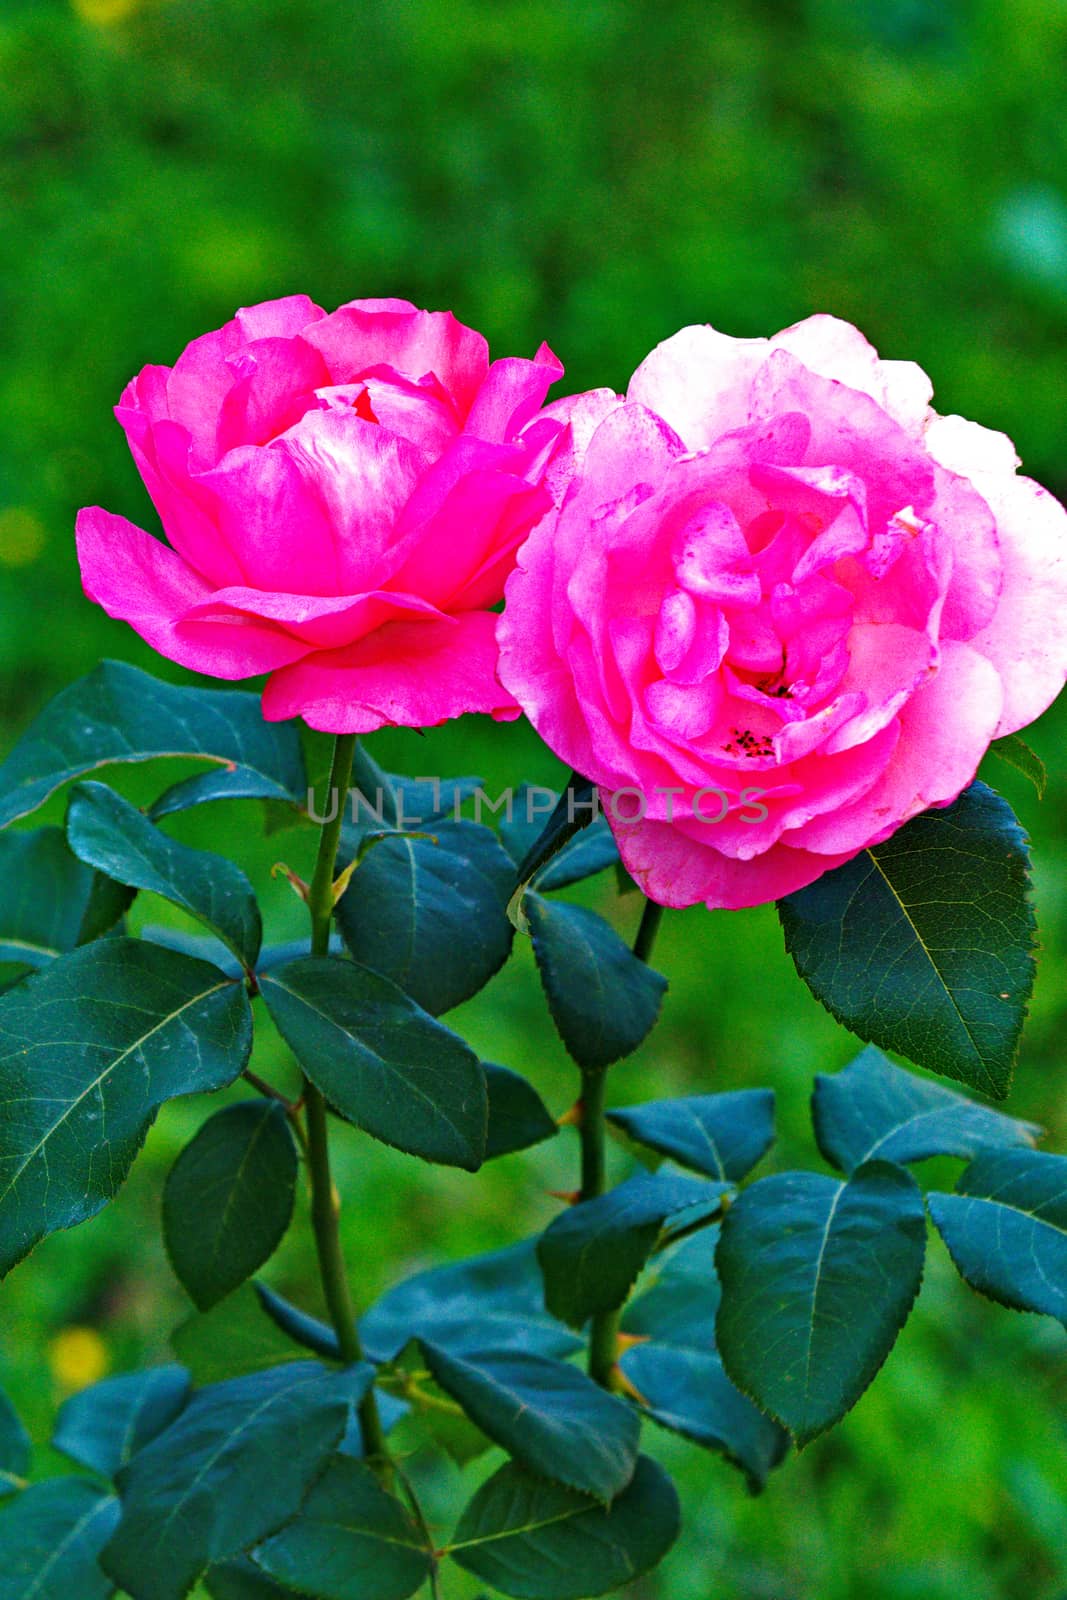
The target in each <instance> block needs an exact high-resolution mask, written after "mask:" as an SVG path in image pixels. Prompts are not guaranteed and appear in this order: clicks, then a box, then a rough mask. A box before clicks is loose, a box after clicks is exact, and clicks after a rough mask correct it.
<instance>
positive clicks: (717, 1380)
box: [621, 1344, 789, 1493]
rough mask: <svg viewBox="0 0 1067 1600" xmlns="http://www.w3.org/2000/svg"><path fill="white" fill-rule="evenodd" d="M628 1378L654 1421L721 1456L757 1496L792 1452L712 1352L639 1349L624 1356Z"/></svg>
mask: <svg viewBox="0 0 1067 1600" xmlns="http://www.w3.org/2000/svg"><path fill="white" fill-rule="evenodd" d="M621 1366H622V1370H623V1374H624V1375H625V1377H626V1378H627V1379H628V1381H629V1382H630V1383H632V1384H633V1386H634V1388H635V1389H636V1390H637V1392H638V1394H639V1395H640V1397H641V1399H642V1401H643V1403H644V1409H645V1410H646V1411H647V1412H648V1415H649V1416H650V1417H651V1418H652V1419H653V1421H654V1422H658V1423H659V1424H660V1426H661V1427H664V1428H667V1429H669V1430H670V1431H671V1432H672V1433H678V1434H681V1435H682V1437H683V1438H685V1439H691V1440H692V1441H693V1443H694V1444H699V1445H702V1446H703V1447H704V1448H705V1449H706V1450H714V1451H717V1452H718V1453H719V1454H720V1455H723V1456H725V1457H726V1459H727V1460H728V1461H730V1462H731V1463H732V1464H733V1465H734V1466H736V1467H738V1468H740V1470H741V1471H742V1472H743V1473H744V1474H745V1477H746V1479H747V1481H748V1486H749V1489H750V1490H751V1491H752V1492H753V1493H758V1492H759V1491H760V1490H761V1489H762V1488H763V1487H764V1486H765V1484H766V1482H767V1479H768V1477H769V1475H770V1474H771V1472H772V1471H773V1470H774V1468H775V1467H777V1466H779V1465H780V1463H781V1461H782V1459H783V1457H784V1455H785V1453H786V1451H787V1450H788V1448H789V1435H788V1434H787V1433H786V1432H785V1430H784V1429H783V1428H780V1427H779V1426H778V1424H777V1423H776V1422H774V1421H772V1419H771V1418H770V1417H766V1416H764V1414H763V1412H762V1411H760V1410H759V1408H758V1407H757V1406H755V1405H753V1403H752V1401H751V1400H749V1399H748V1398H747V1397H746V1396H745V1395H743V1394H742V1393H741V1391H740V1390H739V1389H735V1388H734V1386H733V1384H732V1383H731V1382H730V1380H729V1378H728V1377H727V1376H726V1373H725V1372H724V1371H723V1365H722V1362H721V1361H720V1360H719V1357H718V1356H717V1355H716V1354H715V1352H714V1351H713V1350H678V1349H673V1348H672V1347H671V1346H670V1345H657V1344H639V1345H635V1346H634V1347H633V1348H632V1349H631V1350H627V1351H626V1352H625V1353H624V1354H623V1357H622V1361H621Z"/></svg>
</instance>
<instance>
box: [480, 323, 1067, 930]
mask: <svg viewBox="0 0 1067 1600" xmlns="http://www.w3.org/2000/svg"><path fill="white" fill-rule="evenodd" d="M930 396H931V389H930V384H929V382H928V380H927V378H926V377H925V375H924V373H923V372H922V371H921V370H920V369H919V368H918V367H916V366H914V365H912V364H911V363H908V362H897V361H881V360H879V358H878V356H877V354H876V352H875V351H874V350H873V349H872V348H871V346H870V345H869V344H868V343H867V342H866V340H865V339H864V338H863V337H862V335H861V334H859V333H858V332H857V331H856V329H855V328H852V327H850V326H849V325H848V324H847V323H843V322H839V321H837V320H836V319H834V318H832V317H825V316H818V317H811V318H809V319H808V320H807V321H805V322H802V323H799V324H798V325H797V326H796V327H793V328H787V329H786V330H785V332H783V333H780V334H777V335H776V336H775V337H774V338H773V339H769V340H768V339H731V338H728V337H727V336H725V335H723V334H721V333H716V332H715V331H714V330H713V329H712V328H708V327H694V328H685V329H683V330H682V331H681V332H680V333H678V334H676V335H675V336H674V338H672V339H668V340H667V341H666V343H664V344H662V345H660V346H659V348H658V349H656V350H654V351H653V352H652V354H651V355H650V356H649V357H648V359H647V360H646V361H645V362H644V363H643V364H642V365H641V367H640V368H639V369H638V371H637V372H636V373H635V375H634V378H633V381H632V382H631V384H630V388H629V393H628V395H627V398H626V400H625V401H621V400H619V399H618V398H617V397H615V396H612V395H611V394H608V393H605V392H601V393H598V394H593V395H589V396H586V397H584V398H583V399H582V400H580V401H578V402H574V403H572V405H571V406H569V407H567V408H566V409H567V412H568V414H569V415H571V420H572V423H573V429H574V435H575V449H576V451H577V455H576V459H575V464H574V478H573V481H572V483H571V486H570V488H569V490H568V492H567V495H566V497H565V499H564V500H563V503H562V506H561V508H560V509H559V510H558V511H557V512H556V513H554V514H553V515H551V516H549V517H547V518H546V519H545V520H544V522H543V523H542V524H541V525H540V526H539V527H538V528H536V529H535V530H534V532H533V533H532V535H531V537H530V539H529V540H528V542H527V543H526V544H525V546H524V547H523V549H522V550H521V551H520V553H519V562H518V568H517V570H516V571H515V573H514V574H513V575H512V577H511V579H510V580H509V582H508V586H507V605H506V609H505V613H504V616H503V617H502V619H501V623H500V628H499V638H500V642H501V663H500V672H501V676H502V678H503V681H504V683H505V685H506V687H507V688H509V689H510V690H511V691H512V693H513V694H514V695H515V697H516V699H517V700H518V701H519V702H520V704H521V705H522V707H523V709H524V710H525V711H526V713H527V715H528V716H529V717H530V719H531V721H532V722H533V723H534V725H535V726H536V727H537V729H538V730H539V732H540V733H541V735H542V737H543V738H544V739H545V741H546V742H547V743H548V744H549V745H550V746H551V747H552V749H553V750H555V751H556V752H557V753H558V754H559V755H560V756H561V757H563V759H564V760H565V761H567V762H568V763H569V764H570V765H571V766H573V767H575V768H577V769H578V771H580V772H581V773H583V774H585V775H586V776H587V777H589V778H591V779H593V780H594V781H595V782H596V783H597V784H598V785H599V788H600V791H601V796H602V798H603V799H604V801H605V803H606V806H607V809H608V814H609V818H610V820H611V822H612V825H613V828H614V831H615V835H616V838H617V840H618V844H619V848H620V851H621V853H622V857H623V860H624V862H625V864H626V866H627V867H628V869H629V870H630V872H631V873H632V874H633V876H634V877H635V878H636V880H637V882H638V883H639V884H640V885H641V887H642V888H643V889H644V890H645V891H646V892H647V893H648V894H649V895H650V896H651V898H652V899H654V900H657V901H660V902H661V903H662V904H664V905H673V906H684V905H691V904H694V903H696V902H697V901H705V902H706V903H707V904H708V905H709V906H725V907H740V906H748V905H755V904H759V903H761V902H763V901H767V900H772V899H776V898H778V897H779V896H780V895H784V894H788V893H790V892H791V891H793V890H795V889H799V888H802V887H803V886H804V885H805V884H808V883H810V882H812V881H813V879H815V878H817V877H818V876H819V875H820V873H823V872H825V871H826V870H827V869H828V868H830V867H834V866H837V865H839V864H840V863H841V862H844V861H847V860H848V859H849V858H850V857H851V856H854V855H855V854H856V853H857V852H858V851H860V850H862V849H863V848H865V847H866V846H868V845H872V844H876V843H878V842H879V841H880V840H882V839H885V838H886V837H887V836H888V835H889V834H891V833H893V832H894V830H895V829H897V828H899V827H900V825H901V824H902V823H904V822H906V821H907V820H908V818H909V817H912V816H914V815H915V814H916V813H917V812H920V811H923V810H925V809H926V808H927V807H929V806H937V805H944V804H947V803H948V802H950V801H952V800H953V799H955V797H956V796H957V795H958V794H959V793H960V791H961V790H962V789H963V788H965V787H966V785H967V784H968V783H969V782H970V781H971V779H972V778H973V777H974V774H975V769H976V767H977V766H978V763H979V761H980V760H981V758H982V755H983V754H984V752H985V750H986V749H987V747H988V745H989V743H990V741H991V740H992V739H994V738H997V737H998V736H1000V735H1002V734H1007V733H1011V732H1013V731H1014V730H1015V729H1018V728H1021V727H1022V726H1024V724H1026V723H1028V722H1030V721H1031V720H1032V719H1033V718H1034V717H1035V716H1037V715H1038V713H1039V712H1041V711H1043V710H1044V709H1045V707H1046V706H1048V705H1049V703H1050V702H1051V701H1052V700H1053V699H1054V697H1055V696H1056V694H1057V693H1058V692H1059V690H1060V689H1061V687H1062V686H1063V683H1064V680H1065V677H1067V514H1065V513H1064V510H1063V507H1062V506H1060V505H1059V503H1058V502H1057V501H1056V500H1054V499H1053V498H1052V496H1051V495H1049V494H1048V493H1047V492H1046V491H1045V490H1044V489H1042V488H1040V487H1039V486H1038V485H1037V484H1036V483H1033V482H1031V481H1030V480H1029V479H1027V478H1022V477H1018V476H1017V475H1016V471H1015V469H1016V466H1017V464H1018V463H1017V461H1016V457H1015V452H1014V450H1013V448H1012V445H1011V443H1010V442H1009V440H1008V439H1006V438H1005V437H1004V435H1003V434H999V433H991V432H989V431H988V430H987V429H985V428H981V427H978V426H977V425H976V424H974V423H972V422H965V421H964V420H963V419H962V418H960V417H939V416H937V415H936V414H935V413H934V412H933V411H931V410H930V408H929V404H928V402H929V400H930ZM557 409H563V408H557ZM583 441H584V445H583ZM583 449H584V453H582V452H583Z"/></svg>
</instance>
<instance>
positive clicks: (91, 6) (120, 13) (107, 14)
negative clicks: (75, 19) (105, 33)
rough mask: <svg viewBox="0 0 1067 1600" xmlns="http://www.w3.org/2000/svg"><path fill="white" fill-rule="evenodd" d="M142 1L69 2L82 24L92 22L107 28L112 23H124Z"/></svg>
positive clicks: (77, 0)
mask: <svg viewBox="0 0 1067 1600" xmlns="http://www.w3.org/2000/svg"><path fill="white" fill-rule="evenodd" d="M141 3H142V0H71V5H72V6H73V7H74V9H75V11H76V12H77V14H78V16H79V17H81V18H82V20H83V21H84V22H93V23H95V24H96V26H97V27H99V28H107V27H109V26H110V25H111V23H113V22H125V20H126V18H127V17H131V16H132V15H133V13H134V12H135V11H138V10H139V9H140V7H141Z"/></svg>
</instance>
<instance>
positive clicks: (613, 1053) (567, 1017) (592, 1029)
mask: <svg viewBox="0 0 1067 1600" xmlns="http://www.w3.org/2000/svg"><path fill="white" fill-rule="evenodd" d="M522 906H523V911H524V913H525V916H526V918H527V920H528V922H529V926H530V936H531V938H532V939H533V947H534V955H535V956H536V958H537V968H538V971H539V972H540V974H541V982H542V984H543V985H544V990H545V994H546V996H547V998H548V1007H549V1010H550V1011H551V1013H552V1020H553V1022H554V1023H555V1024H556V1027H557V1029H558V1031H559V1035H560V1038H561V1039H562V1040H563V1043H564V1044H565V1045H566V1047H567V1050H568V1051H569V1053H570V1054H571V1056H573V1058H574V1060H575V1061H576V1062H577V1063H578V1065H579V1066H580V1067H585V1068H586V1069H587V1070H593V1069H596V1068H599V1067H606V1066H610V1064H611V1063H612V1062H613V1061H618V1060H619V1059H620V1058H621V1057H622V1056H628V1055H630V1054H631V1053H632V1052H633V1051H634V1050H636V1049H637V1047H638V1045H639V1044H640V1043H641V1041H642V1040H643V1039H644V1038H645V1036H646V1035H647V1034H648V1033H650V1032H651V1030H652V1029H653V1027H654V1026H655V1024H656V1019H657V1017H658V1016H659V1009H660V1006H661V1005H662V1003H663V995H664V991H665V990H666V988H667V980H666V978H663V977H661V976H660V974H659V973H658V972H655V971H653V969H652V968H651V967H649V966H648V965H646V963H645V962H643V961H639V960H638V959H637V957H636V956H635V955H634V954H633V952H632V951H631V950H630V949H629V947H628V946H627V945H625V944H624V943H623V941H622V940H621V939H620V938H619V935H618V934H617V933H616V932H615V930H614V928H612V927H611V925H610V923H607V922H605V921H604V918H603V917H600V916H598V915H597V913H596V912H595V911H589V910H587V909H586V908H585V907H584V906H574V905H569V904H568V903H567V902H565V901H562V900H545V899H543V898H542V896H541V895H539V894H535V893H534V892H533V891H532V890H531V891H528V892H527V894H526V895H525V896H524V898H523V902H522Z"/></svg>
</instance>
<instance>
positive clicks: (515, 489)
mask: <svg viewBox="0 0 1067 1600" xmlns="http://www.w3.org/2000/svg"><path fill="white" fill-rule="evenodd" d="M562 370H563V369H562V368H561V367H560V365H559V363H558V362H557V361H556V359H555V357H554V356H553V355H552V353H551V351H550V350H549V349H548V348H547V346H544V345H542V347H541V349H540V351H539V352H538V354H537V356H536V357H535V359H534V360H533V361H525V360H519V359H517V358H510V359H507V360H503V361H496V362H494V363H493V364H492V365H490V363H489V355H488V349H487V346H486V342H485V340H484V339H483V338H482V336H481V334H479V333H475V332H474V331H473V330H472V329H470V328H465V327H464V326H463V324H462V323H459V322H457V321H456V320H455V318H454V317H453V316H451V314H450V313H448V312H438V311H418V310H416V308H415V307H414V306H412V305H410V304H409V303H408V302H407V301H406V300H355V301H353V302H352V303H351V304H350V305H345V306H342V307H341V308H340V310H339V311H335V312H334V313H333V314H332V316H327V315H326V313H325V312H324V311H321V310H320V309H319V308H318V306H316V305H313V304H312V302H311V301H310V300H308V299H307V298H306V296H304V295H293V296H291V297H290V298H288V299H285V300H275V301H271V302H268V303H267V304H265V305H259V306H253V307H251V308H250V309H248V310H244V311H239V312H238V313H237V316H236V318H235V319H234V320H233V321H232V322H230V323H227V325H226V326H225V327H224V328H221V329H219V330H218V332H216V333H209V334H205V335H204V337H203V338H201V339H196V340H194V342H193V343H192V344H191V345H190V346H189V347H188V349H187V350H185V351H184V353H183V354H182V355H181V356H180V357H179V358H178V360H177V362H176V363H175V365H174V366H173V367H146V368H145V370H144V371H143V372H142V373H141V374H140V375H139V376H138V377H137V378H135V379H134V380H133V382H132V383H131V384H130V385H129V387H128V388H127V390H126V392H125V393H124V394H123V396H122V400H121V402H120V404H119V406H118V408H117V413H116V414H117V416H118V419H119V421H120V423H121V424H122V426H123V428H124V429H125V431H126V436H127V438H128V440H129V443H130V448H131V449H132V451H133V454H134V459H135V460H136V462H137V465H138V468H139V469H140V472H141V475H142V477H143V478H144V481H145V484H146V486H147V488H148V492H149V494H150V495H151V496H152V500H153V502H154V503H155V507H156V510H157V511H158V513H159V516H160V518H161V520H162V523H163V527H164V530H165V531H166V535H167V538H168V539H169V541H170V548H169V549H168V547H167V546H166V545H165V544H162V543H161V542H160V541H159V540H157V539H153V538H150V537H149V535H148V534H146V533H144V532H142V530H141V529H140V528H136V527H134V526H133V525H132V524H131V523H129V522H126V521H125V520H124V519H123V518H122V517H116V516H111V515H110V514H109V513H108V512H106V511H101V510H100V509H99V508H98V507H94V508H92V509H90V510H86V511H83V512H82V513H81V514H80V516H79V518H78V557H79V560H80V563H81V570H82V580H83V583H84V585H85V591H86V593H87V594H88V596H89V598H90V599H91V600H96V601H98V602H99V604H100V605H102V606H103V607H104V609H105V611H107V612H108V614H109V615H110V616H112V617H120V618H122V619H123V620H124V621H126V622H129V623H130V624H131V625H132V626H133V627H134V628H136V630H137V632H138V633H139V634H140V635H141V637H142V638H144V639H146V640H147V641H148V643H149V644H150V645H152V647H153V648H154V649H155V650H158V651H159V652H160V654H161V655H164V656H168V657H169V658H170V659H171V660H172V661H179V662H181V664H182V665H183V666H186V667H192V668H194V669H195V670H196V671H198V672H204V673H208V674H210V675H211V676H213V677H216V678H243V677H248V676H249V675H251V674H254V673H260V672H269V673H270V674H271V677H270V679H269V681H268V683H267V686H266V689H265V691H264V695H263V709H264V714H265V715H266V716H267V717H268V718H269V719H271V720H275V721H276V720H280V719H282V718H285V717H293V716H298V715H299V716H302V717H304V719H305V721H307V722H308V723H310V724H311V726H312V727H316V728H322V729H324V730H326V731H328V732H335V733H340V732H355V733H364V732H368V731H369V730H371V729H373V728H378V727H381V726H382V724H383V723H399V724H401V725H406V726H419V727H422V726H427V725H429V724H432V723H437V722H443V721H444V720H445V719H446V718H449V717H455V716H458V715H459V714H460V713H461V712H465V711H484V712H491V713H493V715H495V716H504V717H507V716H512V715H517V711H516V709H515V706H514V702H513V701H512V699H511V697H510V695H508V694H507V693H506V692H505V691H504V689H502V687H501V685H500V682H499V679H498V678H497V676H496V662H497V650H496V643H495V637H494V627H495V622H496V618H495V616H494V615H493V613H492V612H491V610H490V607H492V606H493V605H495V604H496V603H497V602H498V601H499V600H500V599H501V598H502V596H503V592H504V580H505V578H506V577H507V574H508V572H509V571H510V570H511V567H512V566H513V564H514V560H515V551H516V549H517V548H518V546H519V544H520V543H521V542H522V540H523V539H524V538H525V536H526V534H527V533H528V532H529V530H530V528H531V527H532V526H533V524H534V523H535V522H536V521H537V520H538V518H539V517H541V516H542V515H543V514H544V511H545V509H546V508H547V507H548V505H549V504H550V499H549V496H548V493H547V491H546V489H545V488H544V486H543V484H542V482H541V479H542V478H543V476H544V472H545V467H546V465H547V463H548V461H549V460H550V459H551V457H552V455H553V453H554V451H555V449H556V446H557V443H558V442H559V440H560V439H561V438H562V436H563V425H562V424H561V423H560V422H559V421H550V420H543V421H537V420H535V419H536V416H537V412H538V410H539V408H540V407H541V405H542V404H543V401H544V398H545V393H546V390H547V389H548V386H549V384H551V383H553V382H554V381H555V380H556V379H557V378H558V377H560V376H561V374H562Z"/></svg>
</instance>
